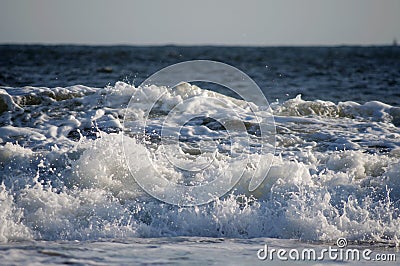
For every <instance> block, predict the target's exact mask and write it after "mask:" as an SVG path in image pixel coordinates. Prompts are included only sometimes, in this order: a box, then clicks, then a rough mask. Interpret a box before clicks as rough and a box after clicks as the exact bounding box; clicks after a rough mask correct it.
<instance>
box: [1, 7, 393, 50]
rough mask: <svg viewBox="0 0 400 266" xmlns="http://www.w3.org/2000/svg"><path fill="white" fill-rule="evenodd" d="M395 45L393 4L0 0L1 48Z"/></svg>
mask: <svg viewBox="0 0 400 266" xmlns="http://www.w3.org/2000/svg"><path fill="white" fill-rule="evenodd" d="M394 38H396V39H397V40H399V41H400V1H399V0H325V1H324V0H276V1H272V0H264V1H262V0H260V1H256V0H243V1H237V0H219V1H218V0H214V1H211V0H197V1H190V0H164V1H163V0H159V1H155V0H143V1H129V0H115V1H112V0H65V1H61V0H0V43H68V44H197V45H200V44H227V45H319V44H322V45H324V44H333V45H335V44H390V43H391V42H392V41H393V39H394Z"/></svg>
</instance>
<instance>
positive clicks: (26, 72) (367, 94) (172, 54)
mask: <svg viewBox="0 0 400 266" xmlns="http://www.w3.org/2000/svg"><path fill="white" fill-rule="evenodd" d="M195 59H209V60H216V61H221V62H224V63H228V64H231V65H233V66H235V67H237V68H239V69H241V70H242V71H244V72H245V73H247V74H248V75H249V76H250V77H251V78H253V79H254V80H255V81H256V82H257V84H258V85H259V86H260V87H261V89H262V90H263V91H264V93H265V94H266V95H267V97H268V99H269V100H270V101H275V99H279V100H280V101H284V100H286V99H289V98H293V97H295V96H296V95H297V94H302V96H303V99H306V100H315V99H320V100H329V101H333V102H339V101H347V100H351V101H357V102H359V103H363V102H367V101H373V100H379V101H381V102H385V103H387V104H391V105H396V106H398V105H400V47H395V46H376V47H210V46H198V47H180V46H160V47H135V46H36V45H35V46H29V45H28V46H26V45H3V46H0V86H10V87H18V86H45V87H57V86H60V87H66V86H71V85H76V84H84V85H86V86H94V87H104V86H106V85H107V84H111V85H113V84H114V83H115V82H116V81H121V80H124V81H127V82H129V83H133V84H135V85H139V84H140V83H141V82H142V81H143V80H144V79H145V78H147V77H148V76H150V75H151V74H153V73H154V72H156V71H158V70H160V69H162V68H163V67H166V66H168V65H171V64H174V63H178V62H182V61H186V60H195Z"/></svg>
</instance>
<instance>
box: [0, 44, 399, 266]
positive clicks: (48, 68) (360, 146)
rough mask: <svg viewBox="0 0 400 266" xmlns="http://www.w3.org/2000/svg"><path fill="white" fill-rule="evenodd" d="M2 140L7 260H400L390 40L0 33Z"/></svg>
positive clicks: (394, 61)
mask: <svg viewBox="0 0 400 266" xmlns="http://www.w3.org/2000/svg"><path fill="white" fill-rule="evenodd" d="M193 60H197V61H193ZM198 60H200V61H198ZM182 62H190V64H182ZM179 63H180V64H179ZM174 64H178V65H174ZM170 66H181V68H180V69H179V71H176V72H173V71H172V68H169V67H170ZM214 67H216V68H214ZM219 67H222V68H223V69H220V68H219ZM228 68H229V70H227V72H224V71H225V70H226V69H228ZM163 69H167V70H169V71H166V72H165V71H164V72H163V71H162V70H163ZM160 70H161V71H160ZM171 71H172V72H171ZM230 71H233V72H230ZM183 72H184V73H183ZM157 73H158V74H157ZM160 73H161V74H162V75H163V76H162V78H158V77H159V76H156V75H159V74H160ZM187 73H190V75H192V76H196V75H200V74H202V75H203V76H202V78H201V79H196V80H193V81H188V80H186V79H185V77H186V76H185V75H186V74H187ZM153 74H156V75H153ZM190 75H189V76H190ZM180 79H181V80H180ZM215 79H218V80H220V81H221V82H220V83H216V82H214V83H213V82H212V81H213V80H215ZM161 81H163V82H165V84H164V83H163V82H161ZM180 81H184V83H180V84H179V85H178V84H177V83H174V82H180ZM245 81H246V82H248V83H244V82H245ZM253 81H254V82H253ZM223 82H225V83H224V84H221V83H223ZM249 82H250V83H249ZM252 82H253V83H252ZM168 84H174V85H177V86H168ZM226 84H229V86H227V85H226ZM249 84H250V85H249ZM255 88H259V90H257V89H255ZM264 97H265V98H264ZM265 100H267V101H265ZM0 144H1V145H0V183H1V185H0V210H1V212H0V260H1V262H0V264H2V265H27V264H30V265H43V264H46V265H56V264H57V265H58V264H72V265H132V264H138V265H141V264H156V265H159V264H173V265H176V264H178V265H179V264H183V265H185V264H201V265H204V264H217V265H219V264H228V265H245V264H249V265H254V264H260V265H262V264H267V263H274V265H276V264H286V263H288V262H287V261H286V260H285V259H284V258H278V255H277V253H275V257H274V258H273V259H272V261H271V258H270V257H267V258H264V260H263V259H260V255H262V254H265V253H266V249H265V247H266V245H268V247H269V251H270V250H271V249H276V250H278V249H282V250H286V251H287V253H286V259H287V260H289V261H290V260H296V259H294V258H292V257H289V259H288V257H287V254H292V255H293V254H295V253H293V252H292V253H290V252H289V250H294V249H297V250H298V251H299V252H300V253H301V251H302V250H304V249H314V250H316V252H317V253H319V252H321V250H323V249H324V248H327V249H328V247H332V248H336V249H338V250H345V249H346V248H352V249H358V250H361V251H365V250H371V253H370V254H369V255H370V256H369V257H368V258H370V260H368V258H366V257H362V258H361V259H358V260H346V259H343V257H341V258H334V259H333V258H328V256H327V254H325V255H326V256H325V257H324V259H320V260H319V259H318V258H316V259H309V260H307V259H303V260H301V259H297V260H296V262H298V263H307V264H309V263H311V264H315V265H316V264H320V263H342V262H348V263H350V264H355V265H358V264H360V265H364V264H368V263H371V260H372V261H374V262H375V263H382V264H383V262H382V261H386V263H384V264H389V262H391V263H396V262H395V261H394V260H393V258H394V257H396V256H397V261H398V259H399V256H400V248H399V246H400V210H399V207H400V47H397V46H373V47H360V46H338V47H224V46H215V47H214V46H193V47H186V46H154V47H151V46H149V47H144V46H71V45H59V46H43V45H0ZM221 180H222V181H221ZM170 184H173V185H170ZM197 188H199V190H196V189H197ZM205 189H206V191H204V190H205ZM343 243H345V244H343ZM260 252H261V253H260ZM367 253H368V252H367ZM282 254H283V253H282ZM282 254H281V255H282ZM269 255H270V254H269ZM382 255H383V256H382ZM390 255H394V256H390ZM282 256H283V255H282ZM261 257H262V256H261ZM283 257H285V256H283ZM378 257H379V258H381V259H380V260H381V261H380V262H377V260H378ZM383 258H385V259H383Z"/></svg>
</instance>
